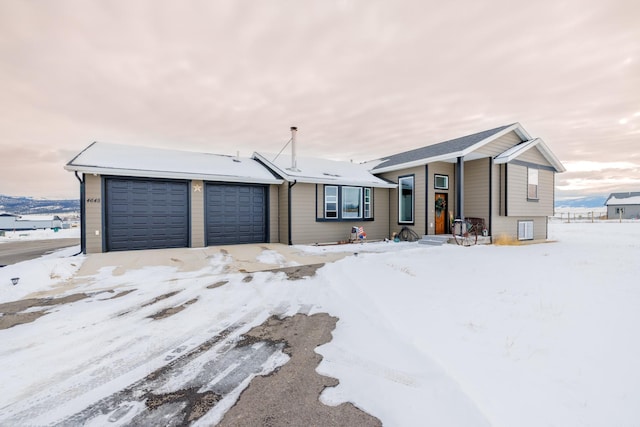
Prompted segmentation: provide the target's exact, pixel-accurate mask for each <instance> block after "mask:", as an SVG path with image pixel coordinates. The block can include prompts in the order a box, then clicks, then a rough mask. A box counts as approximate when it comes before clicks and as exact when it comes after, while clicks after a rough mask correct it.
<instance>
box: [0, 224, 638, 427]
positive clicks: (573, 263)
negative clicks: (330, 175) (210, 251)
mask: <svg viewBox="0 0 640 427" xmlns="http://www.w3.org/2000/svg"><path fill="white" fill-rule="evenodd" d="M550 237H551V238H553V239H557V240H558V242H557V243H550V244H540V245H529V246H487V247H471V248H461V247H456V246H443V247H421V246H418V245H401V246H394V245H393V244H388V245H387V246H386V249H384V250H383V249H382V248H381V249H380V251H381V253H362V252H361V251H359V254H358V256H349V257H347V258H345V259H343V260H341V261H337V262H335V263H331V264H327V265H326V266H324V267H322V268H320V269H319V270H318V271H317V274H316V275H315V276H314V277H311V278H306V279H303V280H297V281H292V280H288V279H287V275H286V274H285V273H282V272H280V273H268V272H255V273H250V274H249V273H241V272H229V271H225V268H224V266H225V265H227V264H228V263H229V262H231V261H230V260H229V259H228V257H225V255H224V254H222V253H221V254H220V255H219V256H217V257H213V258H211V259H210V264H209V265H208V266H207V267H206V268H202V269H200V270H197V271H179V269H178V268H176V267H171V266H155V267H145V268H139V269H134V270H128V271H126V272H117V269H116V267H115V266H111V267H104V268H103V269H101V270H100V272H99V273H97V274H94V275H91V276H87V277H83V278H80V277H77V269H78V267H79V262H80V261H81V259H78V257H75V258H46V257H45V258H44V259H40V260H34V261H31V262H27V263H21V264H18V265H16V266H11V267H12V268H13V269H12V270H6V269H7V268H9V267H5V268H3V269H0V292H1V293H0V302H10V301H14V300H16V299H20V298H22V297H23V296H26V295H27V294H26V293H25V292H26V291H25V290H24V289H25V288H28V287H29V286H33V287H34V289H33V290H46V289H50V290H51V289H53V290H55V289H64V287H61V286H60V285H61V284H63V283H64V282H65V281H68V280H73V282H74V283H75V286H74V288H73V289H69V290H67V291H65V292H64V293H63V294H61V295H56V297H63V296H66V297H67V298H69V295H72V294H84V295H86V296H85V297H83V298H81V299H77V300H75V301H72V300H73V298H69V301H67V302H65V303H61V304H55V303H51V305H47V306H46V307H44V308H43V307H40V308H39V307H38V306H37V305H35V306H33V307H31V308H26V309H24V310H22V311H20V312H21V313H23V314H28V313H34V312H40V311H42V310H43V309H44V310H46V313H47V314H43V315H39V316H38V317H36V318H35V319H34V320H33V321H32V322H30V323H24V324H19V325H17V326H13V327H10V328H7V329H1V330H0V340H2V343H3V345H2V348H1V350H0V363H2V366H3V369H2V370H1V371H0V372H2V373H1V374H0V375H1V378H0V425H49V424H56V423H57V424H63V425H64V424H69V425H72V424H73V425H77V424H78V423H85V424H89V425H92V424H93V425H127V424H130V423H134V424H135V423H138V421H140V422H142V423H156V422H160V421H161V422H162V423H163V424H169V425H171V424H172V423H176V424H179V423H180V422H182V421H183V420H184V419H185V418H184V416H185V414H186V413H189V414H195V415H193V417H192V418H191V421H188V422H190V423H192V424H193V425H210V424H212V423H216V422H218V421H219V420H220V419H222V417H223V416H224V413H225V412H226V411H227V410H228V408H230V407H231V406H232V405H233V404H234V402H235V401H236V399H237V397H238V395H239V394H240V393H241V391H242V390H243V389H244V388H245V387H246V386H247V384H248V383H249V382H250V380H251V378H252V377H253V376H255V375H259V374H261V373H267V372H270V371H271V370H273V369H274V368H275V367H276V366H280V365H282V364H284V363H286V362H287V360H288V356H287V355H286V354H285V353H283V351H282V343H278V342H269V341H260V340H257V341H254V342H249V343H247V342H242V338H241V337H242V335H243V334H245V333H246V332H247V331H249V330H250V329H251V328H252V327H254V326H257V325H260V324H262V323H264V322H265V320H267V319H268V318H270V316H272V315H277V316H288V315H293V314H295V313H321V312H327V313H329V314H330V315H332V316H336V317H338V318H339V319H340V320H339V321H338V322H337V325H336V329H335V330H334V331H333V339H332V340H331V341H330V342H329V343H327V344H324V345H322V346H321V347H318V348H317V349H316V351H317V352H318V353H319V354H321V355H322V356H324V359H323V360H322V362H321V363H320V365H319V367H318V369H317V370H318V372H319V373H320V374H323V375H327V376H329V377H333V378H337V379H338V380H339V381H340V384H339V385H337V386H336V387H329V388H327V389H325V391H324V392H323V393H322V395H321V397H320V400H321V401H322V402H324V403H326V404H330V405H336V404H339V403H342V402H347V401H349V402H353V403H354V404H355V405H356V406H357V407H358V408H361V409H362V410H364V411H366V412H368V413H369V414H371V415H373V416H375V417H377V418H379V419H380V420H381V421H382V422H383V424H384V425H391V426H396V425H397V426H412V425H443V426H453V425H461V426H483V425H493V426H513V425H518V426H554V425H558V426H560V425H562V426H589V425H592V426H609V425H616V426H634V425H637V420H638V419H640V406H638V405H637V402H639V401H640V388H639V387H638V384H640V365H638V363H637V361H638V360H640V341H639V340H638V339H636V337H637V336H638V334H637V325H638V324H639V323H640V310H638V307H640V286H639V285H638V277H640V262H639V261H638V259H639V258H640V223H638V222H631V223H622V224H619V223H596V224H558V223H554V224H552V226H551V236H550ZM351 248H353V247H351ZM351 248H349V250H351V251H353V249H351ZM308 250H309V251H322V250H330V249H322V248H308ZM331 250H347V249H345V248H334V249H331ZM260 256H261V257H262V260H263V261H264V260H265V259H266V258H273V254H272V253H269V252H267V253H262V254H260ZM20 268H22V270H18V269H20ZM5 270H6V271H5ZM15 274H20V275H21V281H20V284H19V285H17V286H16V287H12V285H11V284H10V281H9V279H10V278H11V277H12V276H13V275H15ZM20 287H22V288H21V289H17V288H20ZM5 316H6V315H3V316H2V317H5ZM2 317H0V321H1V319H2ZM5 320H6V319H5ZM238 343H242V345H238ZM245 344H246V345H245ZM225 378H226V379H228V381H226V380H225ZM225 381H226V382H225ZM225 384H227V385H226V388H225V386H224V385H225ZM136 417H139V418H136ZM134 420H135V421H134Z"/></svg>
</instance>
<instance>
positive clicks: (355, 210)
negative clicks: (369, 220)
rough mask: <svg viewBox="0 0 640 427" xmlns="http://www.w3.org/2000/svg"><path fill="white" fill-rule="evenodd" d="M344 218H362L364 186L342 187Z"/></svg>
mask: <svg viewBox="0 0 640 427" xmlns="http://www.w3.org/2000/svg"><path fill="white" fill-rule="evenodd" d="M342 218H344V219H355V218H362V187H342Z"/></svg>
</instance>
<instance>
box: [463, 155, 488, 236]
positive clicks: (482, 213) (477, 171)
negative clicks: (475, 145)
mask: <svg viewBox="0 0 640 427" xmlns="http://www.w3.org/2000/svg"><path fill="white" fill-rule="evenodd" d="M489 162H490V160H489V159H488V158H487V159H479V160H472V161H469V162H465V163H464V216H465V217H476V218H484V222H485V224H487V225H488V223H489Z"/></svg>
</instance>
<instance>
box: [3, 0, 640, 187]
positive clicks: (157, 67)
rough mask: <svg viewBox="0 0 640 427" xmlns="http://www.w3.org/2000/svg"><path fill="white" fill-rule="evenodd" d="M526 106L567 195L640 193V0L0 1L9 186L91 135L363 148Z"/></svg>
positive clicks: (468, 125)
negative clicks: (560, 168)
mask: <svg viewBox="0 0 640 427" xmlns="http://www.w3.org/2000/svg"><path fill="white" fill-rule="evenodd" d="M513 122H520V123H521V124H522V125H523V126H524V128H525V129H526V130H527V131H528V132H529V133H530V134H532V135H533V136H537V137H541V138H543V140H544V141H545V142H546V143H547V145H548V146H549V147H550V148H551V150H552V151H553V152H554V153H555V154H556V155H557V156H558V158H559V159H560V160H561V161H562V162H563V164H564V165H565V167H566V168H567V170H568V171H567V172H566V173H563V174H559V175H558V176H557V188H558V191H557V196H558V197H568V196H579V195H583V194H607V193H609V192H612V191H633V190H635V191H640V2H639V1H637V0H630V1H621V0H607V1H602V0H597V1H595V0H568V1H564V0H538V1H527V2H520V4H517V2H515V1H467V2H461V1H450V2H442V1H438V2H435V1H433V2H432V1H426V0H422V1H396V0H394V1H388V0H385V1H375V0H365V1H350V0H342V1H307V0H291V1H269V2H267V1H253V2H250V1H235V0H234V1H231V0H229V1H202V2H199V1H171V2H163V1H155V0H154V1H87V0H81V1H66V0H62V1H61V0H57V1H29V0H20V1H14V0H2V1H0V153H1V154H0V156H1V159H2V161H1V165H0V194H6V195H20V196H34V197H46V198H58V197H65V198H67V197H68V198H74V197H78V183H77V181H76V179H75V177H74V176H73V174H72V173H70V172H66V171H64V170H63V166H64V165H65V164H66V163H67V162H68V161H69V160H71V159H72V158H73V156H74V155H76V154H77V153H78V152H80V151H81V150H82V149H84V148H85V147H86V146H87V145H89V144H90V143H91V142H92V141H96V140H97V141H105V142H114V143H123V144H131V145H145V146H152V147H164V148H174V149H185V150H193V151H205V152H212V153H219V154H235V153H236V152H237V151H238V150H239V151H240V154H241V155H242V156H250V155H251V154H252V152H253V151H260V150H262V151H272V152H274V151H275V152H277V151H279V150H280V148H282V146H283V145H284V144H285V143H286V142H287V140H288V139H289V136H290V133H289V127H290V126H294V125H295V126H298V128H299V133H298V140H299V142H300V145H299V149H298V151H299V155H301V156H321V157H328V158H333V159H342V160H350V159H353V160H354V161H363V160H370V159H373V158H378V157H381V156H384V155H387V154H391V153H395V152H399V151H403V150H407V149H412V148H417V147H421V146H424V145H429V144H432V143H436V142H440V141H443V140H447V139H450V138H455V137H458V136H462V135H466V134H469V133H474V132H479V131H482V130H486V129H491V128H493V127H496V126H500V125H504V124H509V123H513Z"/></svg>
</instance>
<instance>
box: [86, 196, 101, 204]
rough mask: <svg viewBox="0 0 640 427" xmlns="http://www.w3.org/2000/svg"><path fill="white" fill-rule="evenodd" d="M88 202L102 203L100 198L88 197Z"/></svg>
mask: <svg viewBox="0 0 640 427" xmlns="http://www.w3.org/2000/svg"><path fill="white" fill-rule="evenodd" d="M87 203H100V198H99V197H97V198H88V199H87Z"/></svg>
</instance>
